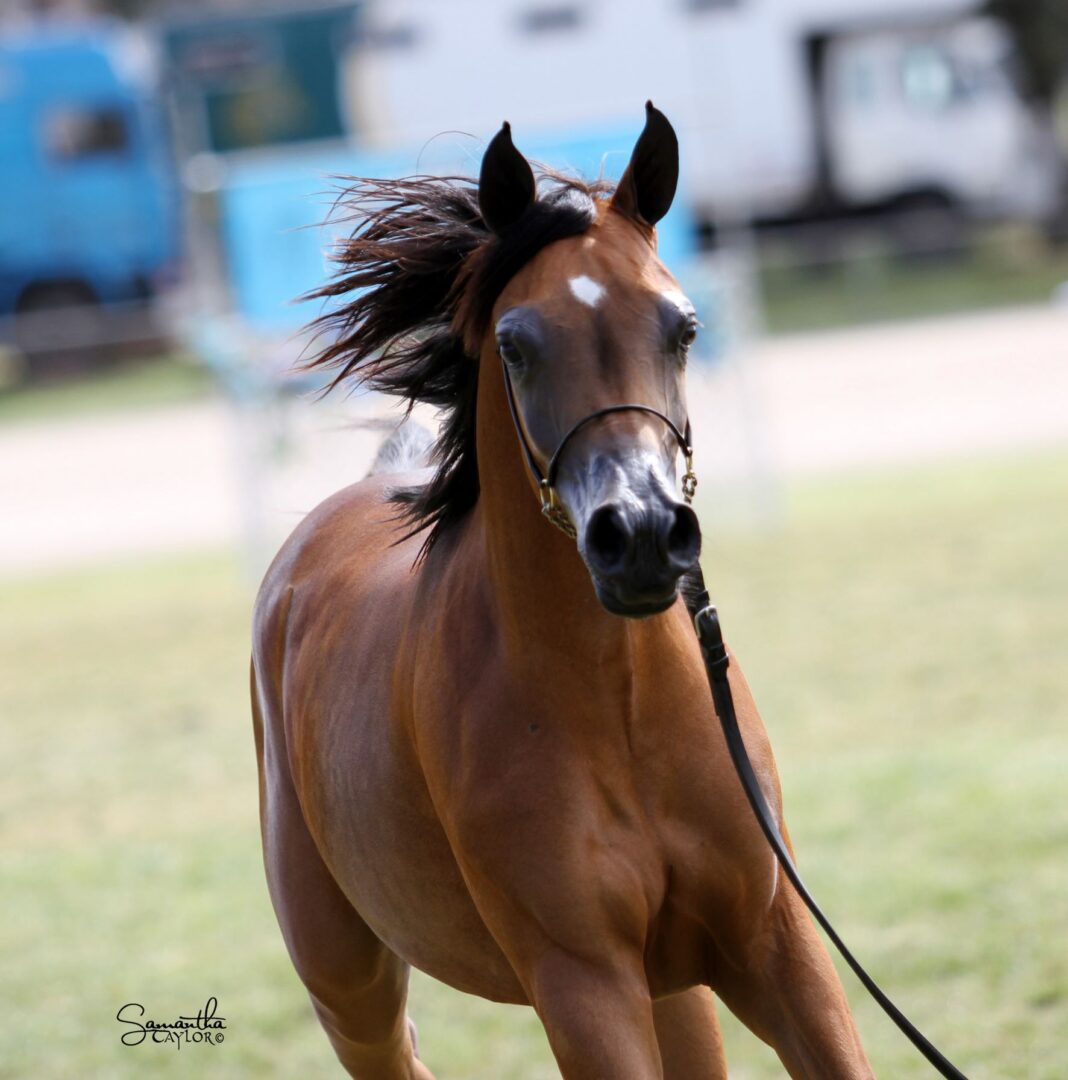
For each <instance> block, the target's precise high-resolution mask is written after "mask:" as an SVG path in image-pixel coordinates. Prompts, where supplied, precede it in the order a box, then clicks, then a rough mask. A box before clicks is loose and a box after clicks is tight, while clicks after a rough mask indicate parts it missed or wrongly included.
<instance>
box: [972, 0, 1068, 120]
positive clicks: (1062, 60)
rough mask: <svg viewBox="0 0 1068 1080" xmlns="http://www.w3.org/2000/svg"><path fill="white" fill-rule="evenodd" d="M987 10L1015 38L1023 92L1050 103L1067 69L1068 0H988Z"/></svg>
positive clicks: (1047, 103) (1044, 102) (1046, 103)
mask: <svg viewBox="0 0 1068 1080" xmlns="http://www.w3.org/2000/svg"><path fill="white" fill-rule="evenodd" d="M986 11H987V14H989V15H992V16H993V17H994V18H996V19H998V20H999V21H1000V22H1002V23H1003V24H1004V25H1005V26H1006V27H1007V28H1008V30H1009V32H1010V33H1011V34H1012V36H1013V39H1014V40H1015V42H1016V48H1017V51H1018V53H1019V57H1020V63H1021V68H1022V74H1023V79H1024V87H1023V89H1024V92H1025V93H1026V94H1027V95H1028V96H1029V97H1031V98H1033V99H1035V100H1037V101H1039V102H1041V103H1043V104H1045V105H1047V106H1048V105H1050V104H1052V102H1053V100H1054V98H1055V96H1056V94H1057V90H1058V88H1059V86H1060V85H1061V83H1062V82H1063V80H1064V78H1065V74H1066V72H1068V0H987V3H986Z"/></svg>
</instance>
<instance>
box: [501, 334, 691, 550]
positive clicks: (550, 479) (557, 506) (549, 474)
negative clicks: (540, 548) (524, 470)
mask: <svg viewBox="0 0 1068 1080" xmlns="http://www.w3.org/2000/svg"><path fill="white" fill-rule="evenodd" d="M499 354H500V351H499V350H498V355H499ZM501 370H502V372H503V373H504V388H505V391H506V394H507V397H508V411H509V412H510V413H511V414H512V423H513V424H514V425H515V430H516V434H517V435H518V436H519V443H520V445H521V446H522V447H523V455H524V456H525V457H526V459H527V467H528V468H529V469H530V471H531V474H532V475H533V476H534V479H535V480H537V482H538V494H539V496H540V497H541V512H542V513H543V514H544V515H545V516H546V517H547V518H548V519H549V520H550V521H551V522H552V523H553V524H554V525H555V526H556V527H557V528H558V529H559V530H560V531H561V532H562V533H564V534H565V535H567V536H570V537H571V539H572V540H574V539H575V538H576V536H577V534H576V532H575V526H574V525H572V523H571V519H570V518H569V517H568V516H567V511H566V510H565V509H564V508H563V506H562V504H561V503H560V500H559V499H558V498H557V496H556V471H557V467H558V466H559V464H560V457H561V455H562V454H563V452H564V447H565V446H567V444H568V442H569V441H570V439H571V438H572V436H574V435H576V434H578V432H579V431H580V430H581V429H582V428H584V427H585V426H586V425H587V424H589V423H592V422H593V421H594V420H600V419H601V418H602V417H604V416H611V415H612V414H613V413H621V412H644V413H649V414H650V415H651V416H655V417H656V418H657V419H658V420H663V422H664V423H665V424H666V425H667V426H668V429H669V430H670V431H671V434H672V435H674V436H675V441H676V442H677V443H678V444H679V449H680V450H681V451H682V457H683V460H684V461H685V462H686V472H685V473H683V477H682V497H683V499H684V500H685V501H686V502H687V503H691V502H693V496H694V492H695V491H696V490H697V474H696V473H695V472H694V471H693V445H692V440H691V431H690V421H689V420H687V421H686V432H685V434H683V432H681V431H679V429H678V427H677V426H676V425H675V423H674V422H673V421H672V420H670V419H669V418H668V417H666V416H665V415H664V414H663V413H662V412H661V411H660V410H659V409H654V408H653V407H652V406H651V405H638V404H627V405H609V406H607V407H606V408H604V409H598V410H597V411H596V412H592V413H590V414H589V416H584V417H583V418H582V419H581V420H579V421H578V423H576V424H574V425H573V426H572V427H571V430H570V431H568V433H567V434H566V435H565V436H564V437H563V438H562V439H561V440H560V444H559V445H558V446H557V448H556V450H555V451H554V452H553V456H552V457H551V458H549V464H548V465H547V466H546V469H545V472H542V471H541V466H540V465H539V464H538V460H537V458H536V457H535V456H534V451H533V450H532V449H531V447H530V443H529V442H528V441H527V434H526V431H525V429H524V427H523V424H522V422H521V421H520V419H519V407H518V406H517V405H516V400H515V391H514V390H513V389H512V378H511V376H510V375H509V373H508V365H507V364H506V363H505V362H504V358H503V357H502V358H501Z"/></svg>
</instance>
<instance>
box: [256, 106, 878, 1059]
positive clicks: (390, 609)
mask: <svg viewBox="0 0 1068 1080" xmlns="http://www.w3.org/2000/svg"><path fill="white" fill-rule="evenodd" d="M677 180H678V142H677V138H676V135H675V132H674V130H673V129H672V127H671V125H670V123H669V122H668V121H667V119H666V118H665V117H664V116H663V114H662V113H660V112H659V111H658V110H657V109H655V108H654V107H653V106H652V104H651V103H649V104H648V105H647V106H646V119H645V126H644V128H643V130H642V133H641V135H640V137H639V139H638V141H637V143H636V144H635V146H634V148H633V153H632V155H631V157H630V160H629V163H628V165H627V167H626V169H625V171H624V172H623V174H622V177H621V179H620V180H619V183H618V184H617V185H615V186H614V187H613V186H612V185H611V184H609V183H608V182H606V181H604V180H600V181H596V182H593V183H586V182H584V181H582V180H580V179H577V178H574V177H569V176H565V175H562V174H559V173H555V172H551V171H549V170H542V171H541V173H540V176H538V177H536V176H535V173H534V170H533V169H532V167H531V165H530V163H529V162H528V161H527V160H526V158H525V157H524V156H523V155H522V154H521V153H520V152H519V150H517V149H516V147H515V145H514V143H513V141H512V136H511V130H510V127H509V126H508V124H505V125H504V126H503V127H502V129H501V130H500V132H499V133H498V134H497V135H496V136H495V137H494V139H493V140H492V141H491V143H490V144H489V146H488V147H487V149H486V151H485V154H484V157H483V160H482V163H481V169H480V173H479V176H478V178H477V181H476V180H471V179H464V178H456V177H452V178H448V177H446V178H442V177H426V176H421V177H410V178H406V179H401V180H354V181H353V182H352V187H351V188H350V190H349V193H348V195H347V197H346V198H347V201H346V202H345V204H344V206H345V209H346V212H347V213H351V214H352V216H353V219H354V220H356V221H357V225H356V227H355V228H354V230H353V232H352V234H351V235H350V236H349V237H347V238H346V239H344V240H343V241H341V242H340V243H339V247H338V249H337V250H336V251H335V257H336V258H337V260H338V264H337V271H336V273H335V275H334V276H333V277H332V278H331V279H330V280H329V281H328V282H327V284H325V285H323V286H321V287H320V288H319V289H317V290H316V291H315V294H314V295H315V296H317V297H320V298H322V299H323V301H324V303H326V305H327V306H326V310H324V312H323V314H322V315H321V316H320V317H319V319H318V320H317V321H316V323H315V324H314V326H315V328H316V330H317V331H319V332H322V333H324V334H326V337H325V339H320V340H325V344H323V345H321V346H319V345H318V344H317V346H316V348H317V350H318V351H316V352H315V353H314V355H312V356H311V357H310V358H309V359H308V360H307V361H306V362H307V364H308V366H309V367H312V368H317V369H321V370H324V371H327V372H329V373H330V375H331V378H330V380H329V385H340V384H342V383H347V384H349V385H352V384H353V383H354V382H355V383H357V384H364V385H367V386H369V387H372V388H374V389H376V390H380V391H385V392H388V393H392V394H394V395H398V396H400V397H402V398H404V399H406V400H407V402H408V403H409V407H411V405H412V404H413V403H415V402H427V403H429V404H430V405H433V406H436V407H437V408H438V409H439V410H440V411H441V415H442V423H441V430H440V433H439V435H438V438H437V441H436V442H435V443H434V446H433V451H432V455H431V456H430V458H429V459H425V458H423V459H419V460H416V461H410V462H403V461H399V460H398V456H397V455H387V459H388V460H390V461H392V465H391V466H390V468H392V469H395V470H398V471H392V472H390V471H387V472H382V471H378V472H376V473H373V474H372V475H370V476H368V477H367V478H365V479H364V480H362V481H361V482H359V483H356V484H354V485H353V486H351V487H348V488H346V489H345V490H343V491H341V492H340V493H338V494H336V495H334V496H332V497H331V498H329V499H327V500H326V501H325V502H324V503H323V504H322V505H320V506H319V507H318V508H316V509H315V510H313V511H312V512H311V513H310V514H309V515H308V516H307V518H306V519H305V520H303V521H302V523H301V524H300V525H299V526H298V527H297V529H296V531H295V532H294V533H293V535H292V536H291V537H290V539H289V540H288V541H287V542H286V543H285V545H284V546H283V547H282V548H281V550H280V552H279V554H278V556H277V557H276V559H275V561H274V563H273V564H272V566H271V568H270V569H269V571H268V572H267V575H266V577H265V579H264V582H263V585H262V587H261V590H260V592H259V594H258V598H257V601H256V605H255V610H254V623H253V626H254V635H253V636H254V642H253V657H252V674H251V686H252V708H253V717H254V728H255V739H256V752H257V759H258V763H259V790H260V807H261V823H262V839H263V851H264V862H265V867H266V876H267V882H268V888H269V893H270V896H271V900H272V902H273V905H274V909H275V912H276V913H277V917H278V922H279V925H280V927H281V931H282V935H283V938H284V940H285V944H286V946H287V948H288V951H289V955H290V957H291V959H292V963H293V965H294V966H295V968H296V970H297V972H298V974H299V976H300V978H301V980H302V981H303V983H304V985H305V987H306V988H307V991H308V993H309V995H310V997H311V1001H312V1004H313V1007H314V1009H315V1012H316V1014H317V1016H318V1019H319V1021H320V1022H321V1024H322V1026H323V1028H324V1029H325V1031H326V1034H327V1036H328V1037H329V1039H330V1041H331V1043H332V1045H333V1048H334V1050H335V1052H336V1054H337V1057H338V1059H339V1060H340V1062H341V1064H342V1065H343V1066H344V1068H345V1069H346V1070H347V1071H348V1073H349V1074H350V1075H351V1076H353V1077H360V1078H364V1080H401V1078H403V1080H432V1073H431V1072H430V1071H429V1068H428V1066H427V1065H426V1064H424V1063H423V1061H422V1060H421V1059H420V1057H419V1055H418V1052H417V1047H416V1041H415V1035H414V1026H413V1025H412V1024H411V1022H410V1021H409V1020H408V1017H407V1006H406V1000H407V985H408V975H409V970H410V966H411V965H414V966H415V967H417V968H419V969H420V970H422V971H424V972H426V973H428V974H429V975H431V976H433V977H434V978H436V979H438V980H440V981H442V982H444V983H446V984H448V985H449V986H452V987H455V988H457V989H459V990H462V991H466V992H468V993H472V994H477V995H480V996H482V997H484V998H488V999H490V1000H492V1001H497V1002H508V1003H514V1004H524V1005H530V1006H532V1007H533V1008H534V1009H535V1010H536V1012H537V1015H538V1017H539V1019H540V1021H541V1023H542V1024H543V1026H544V1029H545V1032H546V1034H547V1037H548V1042H549V1045H550V1047H551V1050H552V1053H553V1055H554V1057H555V1059H556V1062H557V1064H558V1066H559V1069H560V1073H561V1075H562V1076H563V1077H565V1078H566V1080H594V1078H611V1080H654V1078H656V1080H660V1078H666V1080H683V1078H685V1080H693V1078H697V1077H709V1078H722V1077H726V1076H727V1069H726V1064H725V1060H724V1049H723V1041H722V1037H721V1034H720V1029H719V1025H718V1021H717V1015H716V999H717V998H718V999H719V1001H721V1002H722V1003H723V1004H724V1005H725V1006H726V1007H727V1008H728V1009H730V1011H731V1012H733V1013H734V1014H735V1015H736V1016H737V1017H738V1018H740V1020H741V1021H742V1022H743V1023H744V1024H745V1025H746V1026H747V1027H748V1028H749V1029H750V1030H751V1031H752V1032H754V1033H755V1034H756V1035H757V1036H758V1037H759V1038H761V1039H763V1040H765V1041H766V1042H767V1043H769V1044H770V1045H771V1046H772V1047H773V1048H774V1050H775V1051H776V1052H777V1053H778V1055H779V1058H780V1059H781V1061H782V1063H783V1065H784V1067H785V1068H786V1070H787V1072H788V1073H789V1075H790V1076H792V1077H809V1078H812V1077H819V1078H821V1080H827V1078H850V1080H858V1078H864V1077H871V1076H872V1075H873V1074H872V1071H871V1067H870V1065H869V1064H868V1061H867V1058H866V1057H865V1053H864V1050H863V1048H862V1046H861V1042H860V1038H859V1035H858V1033H857V1029H856V1026H855V1024H854V1021H853V1018H852V1016H851V1014H850V1011H849V1008H848V1004H847V1002H846V998H845V995H844V993H843V990H842V987H841V985H840V983H839V980H838V977H837V975H836V973H835V970H834V967H833V966H832V964H831V962H830V959H829V957H828V955H827V952H826V950H825V948H824V946H823V944H822V942H821V940H820V938H819V936H818V934H817V932H816V930H815V928H814V926H813V924H812V923H811V922H810V920H809V917H808V915H807V913H806V912H805V910H804V908H803V907H802V905H801V903H800V901H799V899H798V897H797V895H796V893H795V892H794V891H793V889H792V888H791V887H790V886H789V884H788V883H787V882H786V881H784V879H783V878H782V877H781V876H780V874H779V872H778V867H777V863H776V861H775V858H774V856H773V855H772V853H771V851H770V849H769V848H768V846H767V844H766V843H765V840H764V837H763V836H762V834H761V832H760V829H759V827H758V825H757V822H756V821H755V819H754V817H753V814H752V812H751V810H750V807H749V806H748V804H747V802H746V798H745V795H744V793H743V790H742V787H741V786H740V784H739V781H738V779H737V777H736V775H735V774H734V772H733V771H732V768H731V764H730V760H729V757H728V752H727V748H726V745H725V743H724V738H723V735H722V733H721V731H720V729H719V727H718V725H717V724H716V723H715V722H714V714H713V703H712V700H711V695H710V692H709V686H708V683H707V681H706V679H705V676H704V673H703V667H702V662H701V658H700V655H699V650H698V645H697V643H696V640H695V637H694V632H693V627H692V626H691V624H690V620H689V617H688V615H687V612H686V610H685V606H684V603H683V597H682V595H681V593H682V590H684V589H685V588H686V583H687V580H688V577H687V576H688V575H689V574H691V573H692V572H693V570H694V568H695V567H696V566H697V563H698V558H699V553H700V543H701V535H700V528H699V525H698V522H697V518H696V517H695V515H694V513H693V510H692V509H691V508H690V507H689V506H688V505H687V503H686V500H685V499H684V498H680V491H679V487H678V475H677V472H678V469H677V465H678V461H677V458H678V449H679V445H680V442H681V443H683V444H684V445H685V443H686V440H687V435H686V433H687V432H688V418H687V413H686V399H685V386H684V384H685V368H686V358H687V352H688V350H689V347H690V345H691V343H692V341H693V340H694V336H695V334H696V333H697V330H698V323H697V319H696V316H695V313H694V309H693V307H692V305H691V304H690V302H689V301H688V300H687V298H686V297H685V295H684V294H683V292H682V290H681V289H680V287H679V284H678V282H677V281H676V280H675V278H674V277H673V276H672V275H671V274H670V273H669V271H668V270H667V268H666V267H665V266H664V265H663V264H662V263H661V262H660V260H659V259H658V257H657V254H656V229H655V226H656V224H657V222H658V221H659V220H660V219H661V218H662V217H663V216H664V214H665V213H666V212H667V210H668V209H669V207H670V205H671V203H672V200H673V197H674V194H675V189H676V185H677ZM621 406H622V407H621ZM697 426H698V427H699V425H697ZM416 443H418V440H416ZM684 486H685V487H686V489H687V490H689V486H692V478H691V477H687V479H686V481H685V482H684ZM539 503H540V507H539ZM554 525H558V526H560V527H559V528H555V527H554ZM730 682H731V688H732V691H733V694H734V698H735V701H736V704H737V710H738V714H739V721H740V724H741V728H742V732H743V734H744V737H745V741H746V743H747V746H748V748H749V752H750V755H751V757H752V759H753V762H754V767H755V769H756V772H757V775H758V777H759V779H760V783H761V786H762V789H763V791H764V794H765V797H766V799H767V801H768V802H769V804H770V805H771V806H772V807H773V809H774V813H775V815H776V816H777V818H778V820H779V822H780V825H781V827H782V828H783V829H785V825H784V824H783V823H782V796H781V790H780V785H779V780H778V775H777V772H776V767H775V763H774V759H773V756H772V752H771V748H770V745H769V741H768V737H767V734H766V732H765V730H764V727H763V724H762V722H761V720H760V717H759V714H758V712H757V710H756V706H755V704H754V702H753V698H752V695H751V693H750V691H749V688H748V686H747V684H746V682H745V679H744V676H743V675H742V673H741V670H740V668H739V666H738V663H737V658H736V657H734V656H733V655H732V657H731V663H730Z"/></svg>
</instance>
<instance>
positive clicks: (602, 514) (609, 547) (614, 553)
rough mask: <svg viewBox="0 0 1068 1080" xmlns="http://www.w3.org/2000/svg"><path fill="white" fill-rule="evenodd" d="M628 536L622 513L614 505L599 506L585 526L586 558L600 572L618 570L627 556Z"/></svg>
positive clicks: (608, 572)
mask: <svg viewBox="0 0 1068 1080" xmlns="http://www.w3.org/2000/svg"><path fill="white" fill-rule="evenodd" d="M629 547H630V536H629V534H628V533H627V529H626V525H625V524H624V521H623V515H622V514H621V513H620V512H619V510H618V509H617V508H616V507H614V506H601V507H599V508H598V509H596V510H594V512H593V513H592V514H591V515H590V520H589V524H588V525H587V526H586V558H587V559H588V560H589V561H590V562H591V563H592V564H593V565H594V566H595V567H596V569H597V571H598V572H599V573H602V574H610V573H612V572H613V571H616V570H618V569H619V568H620V567H621V566H622V565H623V562H624V560H625V559H626V557H627V551H628V549H629Z"/></svg>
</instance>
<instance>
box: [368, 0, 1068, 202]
mask: <svg viewBox="0 0 1068 1080" xmlns="http://www.w3.org/2000/svg"><path fill="white" fill-rule="evenodd" d="M979 6H980V5H979V3H978V0H661V2H660V3H650V2H649V0H377V2H376V0H369V2H368V3H367V4H366V6H365V8H364V9H363V11H362V12H361V19H362V23H363V30H362V33H361V34H360V35H359V36H358V41H359V44H358V45H357V47H356V48H355V49H354V50H353V52H352V53H351V55H350V57H349V60H348V62H347V65H346V87H347V88H346V98H347V101H348V106H349V111H350V119H351V122H352V128H353V131H354V133H355V134H356V136H357V138H359V139H361V140H362V141H365V142H367V143H369V144H371V145H376V146H383V147H388V146H402V145H420V144H422V143H423V142H425V141H426V140H428V139H431V138H432V137H434V136H435V135H437V134H438V133H441V132H450V131H456V130H457V129H459V130H461V131H465V132H470V133H473V134H475V135H477V136H479V137H480V138H485V137H487V136H488V134H489V133H491V132H493V131H494V130H496V128H497V127H498V126H499V125H500V122H501V121H502V120H503V119H508V120H510V121H511V122H512V124H513V127H514V128H515V130H516V136H517V139H518V140H519V142H520V145H522V141H523V140H524V139H525V138H527V139H529V138H532V137H535V136H538V137H544V136H545V135H546V134H549V133H556V132H576V131H591V130H597V129H599V128H603V127H605V126H606V125H613V124H618V123H619V122H620V121H621V120H624V119H632V118H633V117H635V116H637V115H639V114H640V110H641V106H642V103H643V102H644V101H645V99H646V98H648V97H651V98H652V99H653V100H654V101H655V102H656V103H657V105H658V106H660V107H661V108H662V109H663V110H664V111H665V112H666V113H667V114H668V116H670V117H671V119H672V122H673V123H674V124H675V125H676V127H677V128H678V130H679V134H680V137H681V140H682V147H683V155H684V160H683V170H684V176H683V188H684V192H685V196H686V198H687V200H688V202H689V203H690V205H691V206H692V207H693V209H694V211H695V213H696V214H697V216H698V217H699V218H700V219H702V220H704V221H706V222H709V223H723V222H739V221H760V220H805V219H806V218H809V217H812V216H815V215H826V214H828V213H836V214H840V213H849V212H854V211H863V210H875V209H879V208H883V207H903V206H908V205H912V204H913V203H921V204H925V205H929V204H931V203H936V204H939V205H944V206H947V207H952V208H953V209H954V210H955V211H958V212H962V213H964V214H965V215H966V216H969V217H1000V216H1023V217H1027V218H1032V219H1041V218H1043V217H1044V216H1046V215H1047V214H1048V213H1050V212H1052V210H1053V207H1054V205H1055V202H1056V197H1057V188H1058V181H1059V171H1058V170H1059V165H1058V159H1057V155H1056V153H1055V151H1054V149H1053V140H1052V138H1051V135H1050V133H1049V132H1047V131H1046V130H1045V129H1044V128H1043V126H1042V124H1041V123H1040V122H1039V120H1038V119H1037V118H1036V117H1035V116H1034V115H1033V114H1032V112H1031V110H1030V109H1029V108H1028V107H1027V105H1026V104H1025V103H1024V102H1023V101H1022V100H1021V98H1020V96H1019V94H1018V93H1017V91H1016V88H1015V85H1014V82H1013V79H1012V77H1011V73H1010V70H1009V67H1010V65H1009V63H1008V59H1009V54H1010V43H1009V41H1008V39H1007V36H1006V35H1005V33H1004V32H1003V31H1002V30H1001V29H1000V28H999V27H998V26H997V25H996V24H994V23H993V22H991V21H989V20H986V19H982V18H980V17H978V16H977V14H976V12H977V10H978V8H979Z"/></svg>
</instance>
